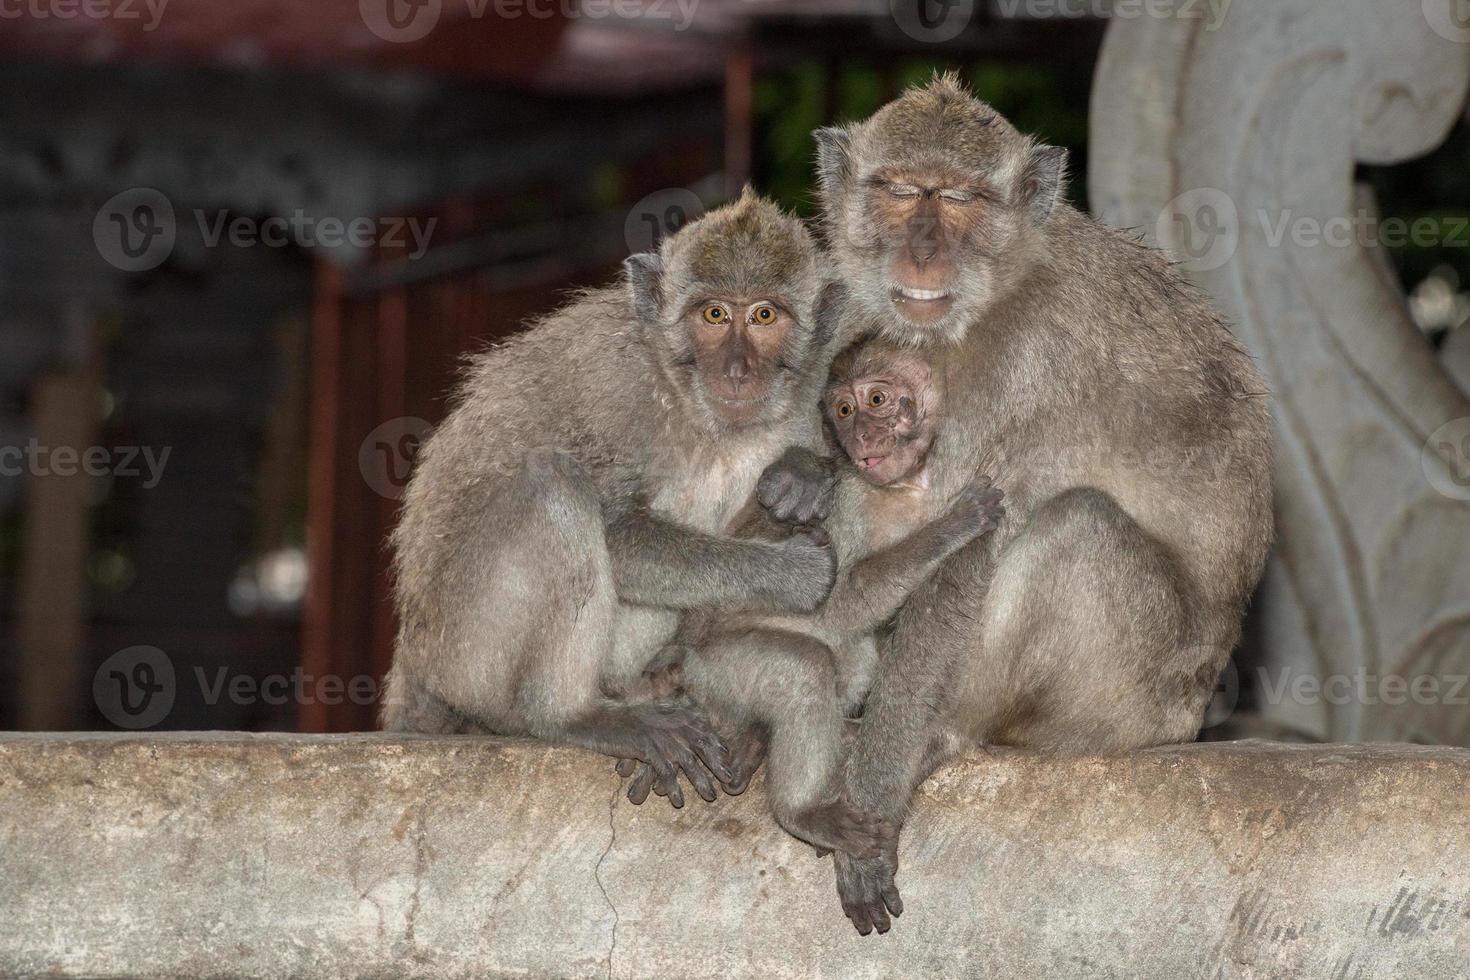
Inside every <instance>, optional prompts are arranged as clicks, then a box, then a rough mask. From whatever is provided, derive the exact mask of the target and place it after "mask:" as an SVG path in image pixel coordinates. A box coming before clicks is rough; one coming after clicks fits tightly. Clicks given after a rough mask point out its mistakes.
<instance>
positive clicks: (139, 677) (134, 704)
mask: <svg viewBox="0 0 1470 980" xmlns="http://www.w3.org/2000/svg"><path fill="white" fill-rule="evenodd" d="M176 693H177V684H176V683H175V679H174V663H173V661H172V660H170V659H169V657H168V654H166V653H164V652H163V651H162V650H160V649H158V648H157V647H149V646H137V647H128V648H127V649H126V650H120V651H118V652H117V653H114V654H113V655H112V656H110V657H108V658H107V659H106V660H104V661H103V662H102V666H100V667H98V668H97V673H96V674H95V675H93V677H92V700H93V702H94V703H96V705H97V709H98V710H99V711H101V712H102V716H103V717H104V718H106V719H107V720H108V721H110V722H112V723H113V724H114V725H116V726H117V727H119V728H126V729H129V730H132V731H136V730H139V729H143V728H152V727H153V726H154V725H157V724H158V723H159V722H161V721H163V719H164V718H166V717H168V713H169V712H170V711H171V710H173V706H174V696H175V694H176Z"/></svg>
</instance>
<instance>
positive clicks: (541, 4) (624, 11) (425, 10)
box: [0, 0, 699, 44]
mask: <svg viewBox="0 0 1470 980" xmlns="http://www.w3.org/2000/svg"><path fill="white" fill-rule="evenodd" d="M0 2H4V0H0ZM455 2H457V0H455ZM463 2H464V10H465V14H466V15H467V16H468V17H469V19H470V20H483V19H484V18H485V17H486V16H487V15H488V16H493V17H494V18H495V19H497V20H520V19H521V18H523V17H529V18H530V19H531V20H552V19H556V20H578V19H584V18H585V19H587V20H603V19H606V18H610V17H617V18H621V19H623V20H641V21H654V20H667V21H672V22H673V25H674V30H675V31H684V30H687V29H688V28H689V25H690V24H692V23H694V14H695V11H696V9H697V8H698V5H699V0H463ZM357 8H358V13H359V14H360V15H361V17H362V22H363V24H364V25H365V26H366V27H367V29H368V30H369V31H371V32H372V33H373V34H374V35H376V36H377V37H379V38H381V39H382V40H384V41H387V42H389V43H390V44H411V43H413V42H414V41H421V40H423V39H424V38H425V37H427V36H428V34H429V32H430V31H432V30H434V28H436V27H438V26H439V22H440V20H441V18H442V17H443V14H444V0H358V4H357Z"/></svg>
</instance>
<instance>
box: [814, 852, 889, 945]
mask: <svg viewBox="0 0 1470 980" xmlns="http://www.w3.org/2000/svg"><path fill="white" fill-rule="evenodd" d="M832 858H833V862H834V863H835V865H836V867H837V896H838V898H840V899H841V901H842V911H843V913H844V914H845V915H846V916H847V917H848V919H850V920H851V921H852V924H853V926H855V927H856V928H857V931H858V933H859V934H860V935H864V936H866V935H869V934H870V933H871V932H872V931H873V930H874V929H877V930H878V934H879V935H882V934H883V933H886V932H887V931H888V930H889V929H890V928H892V926H893V923H892V921H891V920H890V918H889V916H890V915H892V917H893V918H897V917H898V916H900V915H902V914H903V899H902V898H900V897H899V894H898V886H897V885H895V884H894V882H893V876H894V874H895V872H897V870H898V862H897V860H896V859H894V856H893V854H892V852H890V853H889V854H888V855H886V856H884V857H881V858H853V857H849V856H848V855H846V854H843V853H842V852H841V851H838V852H837V853H835V854H834V855H833V856H832Z"/></svg>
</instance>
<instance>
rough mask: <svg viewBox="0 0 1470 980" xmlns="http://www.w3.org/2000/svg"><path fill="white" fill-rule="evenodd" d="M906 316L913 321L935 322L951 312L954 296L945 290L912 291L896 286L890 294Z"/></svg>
mask: <svg viewBox="0 0 1470 980" xmlns="http://www.w3.org/2000/svg"><path fill="white" fill-rule="evenodd" d="M890 295H891V296H892V298H893V302H894V303H896V304H897V305H898V307H899V309H901V310H903V311H904V315H905V316H907V317H909V318H910V319H913V320H920V321H923V320H935V319H938V318H939V317H941V316H943V315H944V314H945V313H947V312H949V308H950V307H951V306H953V305H954V294H953V293H950V292H948V291H947V290H943V289H911V288H909V287H907V286H894V287H893V292H892V293H891V294H890Z"/></svg>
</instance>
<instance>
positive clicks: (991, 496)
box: [818, 478, 1005, 639]
mask: <svg viewBox="0 0 1470 980" xmlns="http://www.w3.org/2000/svg"><path fill="white" fill-rule="evenodd" d="M1002 497H1003V495H1002V493H1001V491H999V490H997V489H995V488H994V487H992V486H991V485H990V482H989V481H988V480H985V479H983V478H982V479H978V480H976V481H975V482H974V483H973V484H971V485H970V486H968V487H966V488H965V489H964V490H963V491H961V493H960V495H959V496H958V497H957V498H956V500H955V502H954V504H953V505H952V506H951V507H950V509H949V510H948V511H947V512H946V513H945V514H943V515H942V516H940V517H937V518H935V519H934V520H932V521H930V522H929V523H928V524H925V525H924V526H923V527H921V528H919V529H918V530H917V531H914V532H913V533H912V534H910V535H909V536H908V537H906V538H903V539H902V540H900V541H899V542H897V543H896V544H892V545H889V546H888V547H887V548H884V549H883V550H881V551H877V552H874V553H873V554H871V555H868V556H867V557H866V558H863V559H862V560H861V561H858V562H856V563H855V564H854V565H853V566H852V567H851V568H850V569H849V570H848V572H847V574H846V575H844V576H840V577H839V579H838V582H837V585H836V587H835V588H833V590H832V595H831V596H829V597H828V599H827V602H826V603H825V604H824V605H823V606H822V609H821V612H820V613H819V614H818V616H819V619H820V622H821V625H822V627H823V628H824V629H825V630H827V631H829V632H830V633H832V634H834V635H836V636H839V637H843V638H844V639H847V638H853V637H858V636H864V635H866V634H869V633H872V632H874V631H875V630H877V629H878V628H879V627H881V626H882V625H883V624H884V623H886V622H888V621H889V620H890V619H892V618H893V617H894V615H895V614H896V613H897V612H898V610H899V608H900V607H901V606H902V605H903V604H904V602H905V600H907V599H908V597H909V596H910V595H911V594H912V593H913V592H914V590H915V589H917V588H918V587H919V586H920V585H922V584H923V583H924V582H925V581H927V580H928V579H929V578H930V577H931V576H932V575H933V574H934V572H935V570H936V569H937V568H938V567H939V565H940V563H941V562H943V561H944V559H946V558H948V557H949V556H950V555H952V554H954V553H955V552H956V551H958V550H959V549H961V548H963V547H964V546H965V545H967V544H969V543H970V542H971V541H974V540H975V539H976V538H978V537H980V536H982V535H984V534H987V533H989V532H990V531H992V530H994V529H995V527H996V525H997V524H998V523H999V521H1000V519H1001V518H1002V517H1003V516H1005V509H1004V508H1003V507H1002V506H1001V500H1002Z"/></svg>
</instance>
